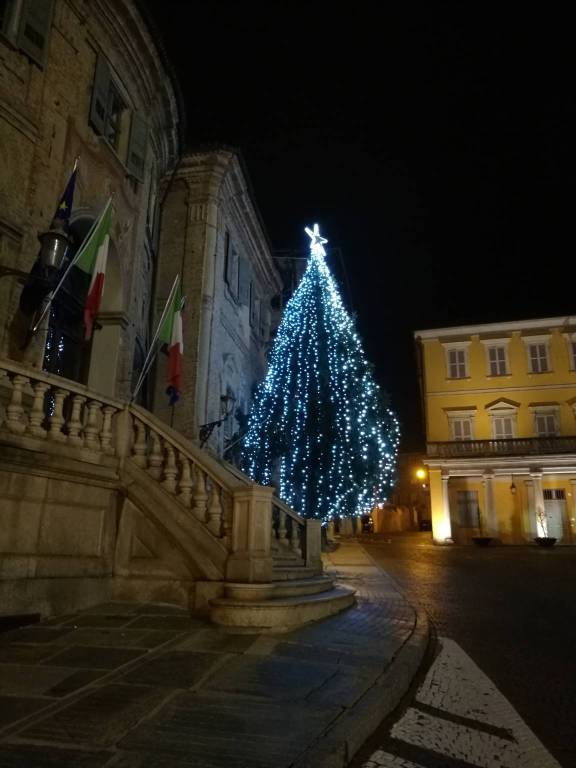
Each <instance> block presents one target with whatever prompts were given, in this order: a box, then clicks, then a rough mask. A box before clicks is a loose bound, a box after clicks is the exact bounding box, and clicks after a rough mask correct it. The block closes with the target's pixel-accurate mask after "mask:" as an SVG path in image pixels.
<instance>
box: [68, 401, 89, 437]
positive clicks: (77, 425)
mask: <svg viewBox="0 0 576 768" xmlns="http://www.w3.org/2000/svg"><path fill="white" fill-rule="evenodd" d="M85 402H86V398H85V397H83V396H82V395H73V396H72V413H71V414H70V421H69V422H68V442H69V443H70V444H71V445H75V446H78V447H82V446H83V445H84V438H83V437H82V435H81V434H80V433H81V431H82V419H81V418H80V416H81V414H82V406H83V405H84V403H85Z"/></svg>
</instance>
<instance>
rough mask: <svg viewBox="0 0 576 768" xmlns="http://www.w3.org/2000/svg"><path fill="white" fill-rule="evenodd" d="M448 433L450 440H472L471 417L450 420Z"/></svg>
mask: <svg viewBox="0 0 576 768" xmlns="http://www.w3.org/2000/svg"><path fill="white" fill-rule="evenodd" d="M450 431H451V433H452V440H472V439H473V437H474V435H473V428H472V417H471V416H459V417H456V418H452V419H450Z"/></svg>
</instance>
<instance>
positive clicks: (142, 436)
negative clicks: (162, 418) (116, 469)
mask: <svg viewBox="0 0 576 768" xmlns="http://www.w3.org/2000/svg"><path fill="white" fill-rule="evenodd" d="M134 431H135V432H136V436H135V438H134V445H133V446H132V460H133V461H134V464H136V465H137V466H138V467H142V468H144V469H145V468H146V465H147V463H148V460H147V459H146V449H147V447H148V446H147V445H146V427H145V426H144V424H143V423H142V422H141V421H140V420H139V419H134Z"/></svg>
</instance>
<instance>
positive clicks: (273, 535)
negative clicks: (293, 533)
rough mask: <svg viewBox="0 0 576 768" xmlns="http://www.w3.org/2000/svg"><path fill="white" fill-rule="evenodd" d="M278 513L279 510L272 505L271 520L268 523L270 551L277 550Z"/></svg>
mask: <svg viewBox="0 0 576 768" xmlns="http://www.w3.org/2000/svg"><path fill="white" fill-rule="evenodd" d="M278 514H279V510H278V507H276V506H273V507H272V521H271V525H270V549H271V550H272V552H278V535H277V531H278V525H279V523H278Z"/></svg>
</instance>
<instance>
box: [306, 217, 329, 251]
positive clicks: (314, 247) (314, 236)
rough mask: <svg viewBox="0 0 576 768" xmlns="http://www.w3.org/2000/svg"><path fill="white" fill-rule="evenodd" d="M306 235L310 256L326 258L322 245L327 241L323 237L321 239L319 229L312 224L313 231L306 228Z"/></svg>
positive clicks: (316, 225)
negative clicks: (308, 240)
mask: <svg viewBox="0 0 576 768" xmlns="http://www.w3.org/2000/svg"><path fill="white" fill-rule="evenodd" d="M304 231H305V232H306V234H307V235H308V237H309V238H310V240H311V242H310V252H311V254H312V256H326V251H325V250H324V243H327V242H328V240H326V238H325V237H322V235H321V234H320V228H319V226H318V224H314V229H310V228H309V227H306V228H305V230H304Z"/></svg>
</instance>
